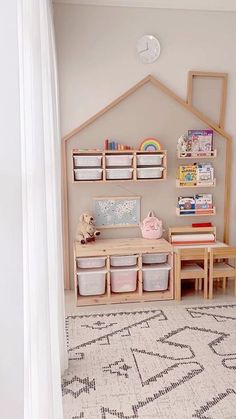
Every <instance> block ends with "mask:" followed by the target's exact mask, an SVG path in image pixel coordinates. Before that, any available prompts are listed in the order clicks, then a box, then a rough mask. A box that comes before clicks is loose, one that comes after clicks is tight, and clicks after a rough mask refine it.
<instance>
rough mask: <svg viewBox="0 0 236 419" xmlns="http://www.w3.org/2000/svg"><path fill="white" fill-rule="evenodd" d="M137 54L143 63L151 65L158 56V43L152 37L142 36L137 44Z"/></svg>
mask: <svg viewBox="0 0 236 419" xmlns="http://www.w3.org/2000/svg"><path fill="white" fill-rule="evenodd" d="M137 52H138V56H139V58H140V60H141V61H142V62H143V63H145V64H150V63H153V62H154V61H156V60H157V58H158V57H159V55H160V52H161V46H160V42H159V41H158V39H157V38H155V36H153V35H144V36H142V38H140V39H139V40H138V42H137Z"/></svg>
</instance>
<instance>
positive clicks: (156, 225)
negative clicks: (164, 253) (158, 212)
mask: <svg viewBox="0 0 236 419" xmlns="http://www.w3.org/2000/svg"><path fill="white" fill-rule="evenodd" d="M139 225H140V228H141V232H142V236H143V238H144V239H160V238H161V237H162V234H163V229H162V221H161V220H159V219H158V218H157V217H156V216H155V214H154V212H153V211H150V212H149V213H148V216H147V217H146V218H144V220H143V221H142V222H141V223H140V224H139Z"/></svg>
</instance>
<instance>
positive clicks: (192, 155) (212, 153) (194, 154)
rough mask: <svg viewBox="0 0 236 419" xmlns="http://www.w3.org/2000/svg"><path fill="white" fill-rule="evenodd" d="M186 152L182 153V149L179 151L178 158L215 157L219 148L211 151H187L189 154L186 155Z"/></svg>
mask: <svg viewBox="0 0 236 419" xmlns="http://www.w3.org/2000/svg"><path fill="white" fill-rule="evenodd" d="M185 154H186V153H181V152H180V151H177V158H178V159H185V160H188V159H215V158H216V156H217V150H211V151H209V152H205V151H204V152H203V151H202V152H201V151H198V152H189V151H188V152H187V154H188V156H186V155H185Z"/></svg>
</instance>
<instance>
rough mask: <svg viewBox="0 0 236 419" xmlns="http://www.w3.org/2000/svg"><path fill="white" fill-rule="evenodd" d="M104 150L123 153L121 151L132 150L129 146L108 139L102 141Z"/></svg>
mask: <svg viewBox="0 0 236 419" xmlns="http://www.w3.org/2000/svg"><path fill="white" fill-rule="evenodd" d="M104 150H118V151H123V150H132V147H130V146H129V145H123V144H120V143H118V142H117V141H114V140H109V139H108V138H106V139H105V140H104Z"/></svg>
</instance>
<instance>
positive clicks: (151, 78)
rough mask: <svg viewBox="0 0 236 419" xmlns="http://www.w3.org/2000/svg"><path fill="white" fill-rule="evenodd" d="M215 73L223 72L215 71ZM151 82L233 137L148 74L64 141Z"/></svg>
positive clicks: (225, 135) (217, 129) (201, 118)
mask: <svg viewBox="0 0 236 419" xmlns="http://www.w3.org/2000/svg"><path fill="white" fill-rule="evenodd" d="M215 74H222V73H215ZM148 82H151V83H152V84H153V85H155V86H156V87H158V88H159V89H160V90H162V91H163V92H164V93H165V94H166V95H167V96H169V97H170V98H172V99H173V100H175V101H176V102H178V103H179V104H180V105H181V106H183V107H184V108H185V109H186V110H188V111H189V112H191V113H193V114H194V115H195V116H197V117H198V118H199V119H200V120H201V121H202V122H204V123H205V124H206V125H209V126H210V127H211V128H212V129H214V130H215V131H216V132H218V134H220V135H222V136H223V137H224V138H225V139H231V136H230V135H229V134H228V133H227V132H226V131H224V130H223V129H222V128H220V127H219V126H218V125H217V124H216V123H215V122H214V121H212V120H211V119H209V118H208V117H206V115H204V114H203V113H202V112H199V111H198V110H197V109H196V108H194V107H193V106H192V105H190V104H189V103H187V102H185V101H184V100H183V99H182V98H181V97H180V96H178V95H176V93H174V92H173V91H172V90H170V89H169V88H168V87H167V86H165V85H164V84H163V83H161V82H160V81H159V80H157V79H156V78H155V77H153V76H151V75H148V76H147V77H145V78H144V79H142V80H141V81H140V82H139V83H136V84H135V85H134V86H133V87H131V88H130V89H129V90H127V91H126V92H125V93H123V94H122V95H121V96H119V97H118V98H117V99H115V100H114V101H113V102H111V103H110V104H109V105H107V106H106V107H105V108H103V109H101V110H100V111H99V112H97V113H96V114H95V115H94V116H92V117H91V118H89V119H88V120H87V121H85V122H84V123H83V124H81V125H80V126H79V127H77V128H75V129H74V130H72V131H71V132H69V133H68V134H67V135H65V136H64V137H63V141H68V140H69V139H70V138H72V137H74V136H75V135H76V134H78V133H79V132H80V131H82V130H83V129H84V128H86V127H87V126H89V125H90V124H92V123H93V122H95V121H96V120H97V119H98V118H100V117H101V116H102V115H104V114H105V113H106V112H107V111H109V110H110V109H112V108H114V107H115V106H116V105H118V104H119V103H120V102H122V101H123V100H124V99H126V98H127V97H129V96H130V95H132V94H133V93H134V92H136V90H138V89H140V87H142V86H144V85H145V84H146V83H148Z"/></svg>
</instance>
